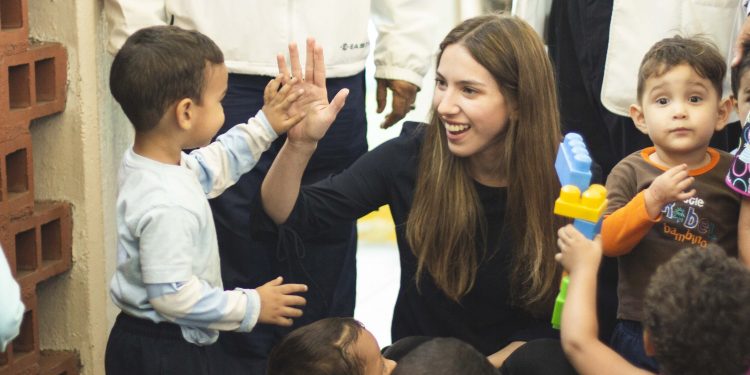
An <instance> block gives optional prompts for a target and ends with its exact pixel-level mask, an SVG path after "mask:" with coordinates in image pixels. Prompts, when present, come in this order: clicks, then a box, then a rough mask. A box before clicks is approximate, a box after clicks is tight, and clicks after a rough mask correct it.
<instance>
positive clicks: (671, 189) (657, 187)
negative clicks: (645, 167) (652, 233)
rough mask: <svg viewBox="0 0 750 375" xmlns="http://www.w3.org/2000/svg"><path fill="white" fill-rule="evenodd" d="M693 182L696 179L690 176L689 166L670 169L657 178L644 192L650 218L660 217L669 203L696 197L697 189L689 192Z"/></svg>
mask: <svg viewBox="0 0 750 375" xmlns="http://www.w3.org/2000/svg"><path fill="white" fill-rule="evenodd" d="M693 181H695V178H693V177H690V175H689V174H688V167H687V164H680V165H678V166H675V167H672V168H669V169H668V170H666V171H665V172H664V173H662V174H661V175H659V177H657V178H655V179H654V182H652V183H651V186H649V187H648V188H647V189H646V190H644V192H643V198H644V200H645V202H646V211H647V212H648V215H649V217H651V218H656V217H657V216H659V213H660V212H661V209H662V208H663V207H664V205H665V204H667V203H670V202H674V201H682V200H685V199H688V198H690V197H692V196H693V195H695V189H691V190H687V189H688V188H689V187H690V185H691V184H692V183H693Z"/></svg>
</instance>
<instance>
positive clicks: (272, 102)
mask: <svg viewBox="0 0 750 375" xmlns="http://www.w3.org/2000/svg"><path fill="white" fill-rule="evenodd" d="M283 81H284V80H283V79H282V77H281V75H277V76H276V78H274V79H272V80H271V81H270V82H268V84H267V85H266V88H265V89H264V90H263V114H265V115H266V118H267V119H268V122H270V123H271V127H272V128H273V130H274V131H275V132H276V134H283V133H286V132H287V131H288V130H289V128H291V127H292V126H294V125H297V123H299V122H300V121H301V120H302V119H303V118H304V117H305V115H306V113H305V112H302V111H296V112H295V111H292V110H291V107H292V104H294V103H295V102H297V100H298V99H299V98H300V96H302V94H303V93H304V92H305V90H304V89H302V87H301V86H300V85H299V79H298V78H296V77H295V78H294V79H291V80H289V81H287V82H286V84H284V85H283V87H281V86H282V82H283ZM279 87H281V90H279Z"/></svg>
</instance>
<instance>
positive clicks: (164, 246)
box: [110, 111, 277, 345]
mask: <svg viewBox="0 0 750 375" xmlns="http://www.w3.org/2000/svg"><path fill="white" fill-rule="evenodd" d="M276 138H277V135H276V133H275V132H274V130H273V128H272V127H271V125H270V124H269V123H268V120H267V119H266V117H265V115H264V114H263V112H262V111H261V112H258V114H257V115H256V117H254V118H251V119H250V120H249V121H248V124H240V125H237V126H235V127H233V128H232V129H230V130H229V131H227V132H226V133H225V134H223V135H221V136H219V137H218V139H217V140H216V142H214V143H212V144H210V145H208V146H206V147H203V148H201V149H198V150H195V151H193V152H191V153H190V154H185V153H183V154H182V160H181V162H180V165H169V164H164V163H160V162H157V161H154V160H151V159H148V158H145V157H143V156H140V155H138V154H136V153H135V152H134V151H133V150H132V148H131V149H129V150H128V151H127V152H126V153H125V155H124V157H123V161H122V165H121V167H120V171H119V193H118V197H117V231H118V246H117V247H118V249H117V269H116V271H115V274H114V276H113V277H112V281H111V283H110V294H111V296H112V299H113V301H114V303H115V304H116V305H117V306H118V307H120V308H121V309H122V310H123V311H124V312H125V313H127V314H129V315H132V316H135V317H139V318H143V319H148V320H151V321H154V322H163V321H171V322H174V323H177V324H180V325H181V326H182V332H183V337H185V339H186V340H187V341H189V342H192V343H195V344H199V345H206V344H210V343H213V342H214V341H216V339H217V337H218V332H217V328H220V327H224V328H223V329H226V324H224V323H226V322H223V321H222V319H223V318H225V317H226V315H227V311H225V310H226V309H225V307H224V306H223V305H222V304H224V305H225V304H226V302H225V301H224V300H225V299H226V293H227V292H224V291H223V286H222V282H221V273H220V265H219V252H218V243H217V240H216V230H215V228H214V222H213V216H212V214H211V208H210V206H209V204H208V200H207V199H206V198H207V197H208V198H211V197H215V196H217V195H219V194H221V193H222V192H223V191H224V190H225V189H226V188H228V187H229V186H231V185H232V184H234V183H235V182H236V181H237V179H239V177H240V176H241V175H242V174H243V173H245V172H247V171H249V170H250V169H251V168H252V167H253V166H255V164H256V162H257V160H258V159H259V158H260V155H261V153H262V152H263V151H265V150H266V149H267V148H268V146H269V145H270V144H271V142H272V141H273V140H274V139H276ZM193 277H197V279H199V280H200V282H201V283H202V285H203V286H202V289H203V291H202V293H203V294H204V295H209V296H208V298H203V299H202V301H207V300H210V301H212V303H213V304H212V306H211V309H213V310H214V311H215V313H211V314H206V313H205V309H204V310H201V308H202V307H205V306H199V304H200V303H202V302H201V301H192V302H191V303H192V305H188V306H186V307H184V313H185V315H188V316H180V317H178V318H185V319H184V320H181V319H175V318H174V317H166V316H164V315H162V314H160V313H159V312H158V311H156V310H155V309H154V308H153V306H152V305H151V303H150V302H149V299H150V297H151V298H153V297H154V296H153V295H152V296H149V294H148V291H147V286H152V285H159V284H162V285H168V284H172V285H177V286H178V287H176V289H175V290H178V289H179V287H180V286H181V285H184V284H185V283H187V282H188V281H190V280H191V279H192V278H193ZM190 284H191V285H192V284H195V283H190ZM153 290H154V289H152V292H153ZM211 294H212V295H213V297H212V296H210V295H211ZM245 294H247V296H248V299H247V300H248V306H247V314H249V316H250V319H242V318H240V320H242V321H243V323H244V324H243V325H240V324H239V322H237V326H239V329H240V330H250V329H252V326H254V324H255V322H256V321H257V315H258V310H259V308H260V300H259V298H258V296H257V293H255V292H254V291H252V293H247V292H246V293H245ZM222 298H223V299H222ZM216 301H219V302H220V303H219V305H218V306H217V304H216ZM191 311H202V312H203V313H202V314H193V313H191ZM233 319H235V320H236V317H233ZM185 322H190V323H189V325H186V323H185Z"/></svg>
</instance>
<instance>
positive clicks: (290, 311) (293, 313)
mask: <svg viewBox="0 0 750 375" xmlns="http://www.w3.org/2000/svg"><path fill="white" fill-rule="evenodd" d="M282 315H284V316H285V317H287V318H299V317H300V316H302V310H300V309H296V308H294V307H285V308H284V309H282Z"/></svg>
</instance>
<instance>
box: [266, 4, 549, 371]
mask: <svg viewBox="0 0 750 375" xmlns="http://www.w3.org/2000/svg"><path fill="white" fill-rule="evenodd" d="M315 53H316V59H313V57H312V52H310V46H308V59H307V61H308V62H309V61H311V60H314V61H317V62H316V64H317V63H319V62H321V61H322V56H321V57H320V59H317V54H318V53H319V51H318V50H316V52H315ZM320 53H322V52H320ZM292 63H293V71H295V72H294V75H295V76H298V75H301V68H300V67H299V63H296V67H295V66H294V65H295V55H294V54H292ZM283 65H284V64H281V65H280V66H281V68H282V74H283V73H285V71H286V68H285V66H283ZM307 72H308V77H307V79H308V81H307V82H309V81H310V79H309V76H310V73H313V72H315V73H314V78H313V81H316V80H321V78H320V75H319V72H318V71H317V70H315V69H312V68H311V67H310V66H308V67H307ZM436 76H437V79H436V89H435V96H434V99H433V106H434V111H433V114H432V119H431V121H430V123H429V124H419V125H415V124H404V132H403V134H402V135H401V136H400V137H398V138H396V139H393V140H391V141H388V142H386V143H384V144H383V145H381V146H379V147H378V148H376V149H374V150H372V151H371V152H369V153H367V154H365V155H364V156H362V157H361V158H360V159H359V160H358V161H357V162H355V163H354V164H353V165H352V166H351V167H349V168H348V169H347V170H345V171H343V172H342V173H340V174H338V175H336V176H333V177H331V178H329V179H327V180H324V181H321V182H320V183H317V184H315V185H311V186H306V187H304V188H302V189H301V190H300V176H301V173H302V170H303V169H304V166H305V165H306V163H307V161H308V160H309V157H310V155H311V154H312V151H313V150H314V149H315V145H316V142H317V140H318V139H320V138H321V137H322V134H323V133H324V131H325V128H323V129H321V127H320V126H316V123H318V122H320V123H324V122H325V121H317V119H316V114H315V111H312V112H308V117H307V119H306V120H305V121H304V122H303V124H301V126H297V127H295V128H293V129H292V130H290V132H289V133H288V140H287V142H286V144H285V145H284V147H283V149H282V151H281V152H280V153H279V156H278V158H277V159H276V161H275V163H274V165H273V166H272V167H271V170H270V171H269V173H268V175H267V177H266V179H265V181H264V182H263V186H262V188H261V196H262V200H263V207H264V209H265V211H266V213H267V214H268V216H270V218H271V219H272V220H273V221H274V222H275V223H276V224H280V226H281V227H283V228H285V229H286V230H288V229H292V230H294V231H295V232H297V234H298V235H299V236H300V237H301V238H303V239H305V238H307V237H309V236H313V235H314V234H315V233H316V232H320V231H322V230H325V229H326V228H330V227H333V226H335V225H337V224H338V223H343V222H345V221H347V220H351V219H353V218H358V217H361V216H364V215H365V214H367V213H368V212H370V211H372V210H375V209H377V208H378V207H380V206H382V205H384V204H388V205H390V208H391V212H392V215H393V219H394V222H395V224H396V232H397V241H398V247H399V253H400V260H401V288H400V290H399V294H398V299H397V301H396V307H395V311H394V315H393V326H392V334H393V340H394V341H395V340H398V339H400V338H403V337H406V336H413V335H424V336H450V337H456V338H459V339H462V340H464V341H466V342H468V343H470V344H472V345H473V346H474V347H476V348H477V349H478V350H479V351H481V352H482V353H484V354H485V355H488V356H489V359H490V361H491V362H492V363H493V364H495V365H496V366H498V367H499V366H500V365H501V364H502V363H503V361H504V360H505V359H506V358H507V357H508V355H510V354H511V353H512V352H513V351H514V350H515V349H517V348H518V347H520V346H521V345H523V343H524V342H526V341H529V340H533V339H538V338H543V337H549V336H553V335H554V333H553V332H552V331H551V328H550V323H549V315H550V313H551V304H552V300H553V299H554V295H555V294H556V292H557V286H558V283H559V274H560V270H559V267H558V266H557V265H556V264H555V261H554V253H555V251H556V247H555V231H556V229H557V228H559V227H560V226H562V222H561V221H560V220H559V219H557V218H555V217H554V216H553V215H552V212H553V206H554V199H555V197H556V196H557V194H558V192H559V187H560V186H559V183H558V182H557V177H556V174H555V170H554V160H555V153H556V148H557V144H558V143H559V141H560V129H559V119H558V114H557V98H556V95H555V86H554V77H553V74H552V68H551V65H550V62H549V59H548V57H547V54H546V52H545V50H544V46H543V44H542V42H541V40H539V38H538V36H537V35H536V33H535V32H534V30H533V29H532V28H531V27H530V26H528V25H527V24H526V23H524V22H523V21H521V20H519V19H516V18H512V17H504V16H497V15H489V16H482V17H477V18H473V19H470V20H467V21H464V22H463V23H462V24H460V25H458V26H457V27H456V28H454V29H453V30H452V31H451V32H450V33H449V34H448V35H447V36H446V38H445V39H444V40H443V42H442V43H441V45H440V51H439V54H438V65H437V74H436ZM322 81H323V82H324V79H323V80H322ZM316 85H318V86H319V83H318V82H316ZM343 95H345V93H339V95H338V96H337V97H336V98H334V100H333V103H332V105H331V106H330V107H333V108H334V110H333V111H330V112H335V110H336V109H337V108H338V107H339V105H340V101H341V100H343ZM256 222H258V221H256Z"/></svg>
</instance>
